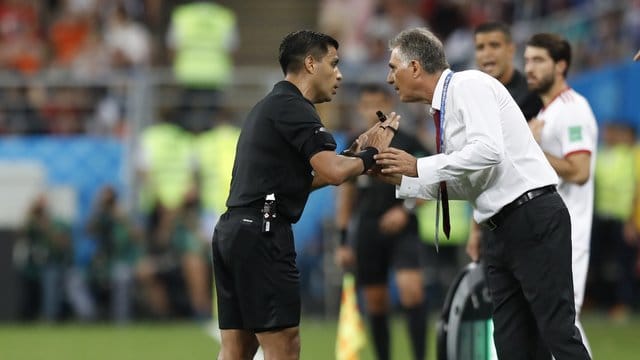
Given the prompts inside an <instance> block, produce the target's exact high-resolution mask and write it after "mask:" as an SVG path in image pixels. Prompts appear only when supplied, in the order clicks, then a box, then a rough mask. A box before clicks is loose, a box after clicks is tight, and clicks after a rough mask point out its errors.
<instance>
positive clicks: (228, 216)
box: [212, 208, 300, 332]
mask: <svg viewBox="0 0 640 360" xmlns="http://www.w3.org/2000/svg"><path fill="white" fill-rule="evenodd" d="M271 229H272V230H271V232H270V233H268V234H264V233H262V217H261V216H260V212H259V210H258V209H253V208H235V209H230V210H229V211H227V212H226V213H225V214H223V215H222V216H221V218H220V221H219V222H218V224H217V225H216V228H215V230H214V233H213V240H212V252H213V270H214V277H215V285H216V292H217V299H218V321H219V325H220V329H223V330H224V329H244V330H250V331H254V332H261V331H268V330H275V329H283V328H288V327H294V326H298V325H299V324H300V274H299V272H298V269H297V267H296V253H295V249H294V242H293V233H292V231H291V224H290V223H288V222H285V221H283V220H276V221H272V226H271Z"/></svg>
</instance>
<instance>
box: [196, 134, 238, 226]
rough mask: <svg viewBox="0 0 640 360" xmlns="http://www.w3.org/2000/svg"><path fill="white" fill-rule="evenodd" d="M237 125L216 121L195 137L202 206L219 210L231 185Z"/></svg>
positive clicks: (224, 208) (220, 211)
mask: <svg viewBox="0 0 640 360" xmlns="http://www.w3.org/2000/svg"><path fill="white" fill-rule="evenodd" d="M239 136H240V129H239V128H237V127H235V126H232V125H226V124H225V125H219V126H216V127H214V128H213V129H211V130H209V131H206V132H204V133H202V134H200V135H198V137H197V138H196V157H197V162H198V165H199V170H200V192H201V197H202V205H203V207H204V209H206V210H209V211H214V212H216V213H217V214H222V213H223V212H224V211H225V210H226V205H225V203H226V201H227V197H228V196H229V188H230V186H231V173H232V171H233V162H234V160H235V156H236V144H237V143H238V137H239Z"/></svg>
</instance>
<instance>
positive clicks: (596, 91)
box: [569, 62, 640, 130]
mask: <svg viewBox="0 0 640 360" xmlns="http://www.w3.org/2000/svg"><path fill="white" fill-rule="evenodd" d="M569 83H570V84H571V86H572V87H573V88H574V89H575V90H576V91H578V92H579V93H581V94H582V95H584V97H586V98H587V100H589V103H590V104H591V107H592V109H593V112H594V114H595V116H596V119H597V120H598V123H600V124H604V123H607V122H610V121H613V120H617V121H624V122H627V123H629V124H630V125H633V126H634V127H635V128H636V130H638V129H640V109H639V108H638V100H640V97H639V95H640V64H639V63H634V62H625V63H620V64H614V65H609V66H607V67H604V68H601V69H598V70H594V71H590V72H586V73H583V74H580V75H579V76H576V77H574V78H571V79H569Z"/></svg>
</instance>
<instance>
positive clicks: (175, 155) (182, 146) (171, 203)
mask: <svg viewBox="0 0 640 360" xmlns="http://www.w3.org/2000/svg"><path fill="white" fill-rule="evenodd" d="M192 139H193V136H192V135H191V134H190V133H188V132H186V131H184V130H183V129H182V128H180V127H178V126H176V125H173V124H157V125H152V126H150V127H148V128H147V129H145V130H144V132H143V134H142V146H143V147H144V151H145V152H146V155H147V158H148V161H149V164H148V169H147V170H148V173H147V182H146V184H145V187H144V188H143V189H142V190H143V191H144V196H145V197H146V198H144V199H143V204H142V205H143V209H145V210H148V209H149V208H150V206H152V205H153V204H154V202H155V201H159V202H160V203H162V205H163V206H165V207H167V208H169V209H176V208H178V207H179V206H180V205H182V202H183V200H184V197H185V195H186V194H187V192H188V191H189V189H190V188H191V186H192V184H193V169H192V161H193V156H192Z"/></svg>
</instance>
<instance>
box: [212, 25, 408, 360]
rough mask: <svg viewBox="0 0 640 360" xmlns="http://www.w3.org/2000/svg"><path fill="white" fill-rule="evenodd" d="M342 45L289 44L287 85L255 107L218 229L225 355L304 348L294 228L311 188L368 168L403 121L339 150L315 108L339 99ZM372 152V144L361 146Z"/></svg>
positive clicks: (312, 39) (287, 355)
mask: <svg viewBox="0 0 640 360" xmlns="http://www.w3.org/2000/svg"><path fill="white" fill-rule="evenodd" d="M337 50H338V42H337V41H336V40H335V39H333V38H331V37H330V36H328V35H325V34H321V33H317V32H313V31H308V30H301V31H297V32H294V33H291V34H288V35H287V36H286V37H285V38H284V39H283V40H282V43H281V44H280V50H279V62H280V66H281V67H282V71H283V72H284V75H285V79H284V81H281V82H278V83H277V84H275V86H274V87H273V90H272V91H271V92H270V93H269V94H268V95H267V96H266V97H265V98H264V99H262V100H261V101H260V102H258V104H256V105H255V106H254V108H253V109H252V110H251V112H250V113H249V115H248V117H247V119H246V120H245V122H244V125H243V128H242V131H241V133H240V138H239V140H238V147H237V150H236V158H235V163H234V166H233V177H232V180H231V191H230V194H229V198H228V199H227V208H228V210H227V212H226V213H225V214H223V215H222V216H221V218H220V221H219V222H218V224H217V225H216V228H215V231H214V234H213V243H212V246H213V249H212V251H213V266H214V277H215V283H216V290H217V297H218V314H219V315H218V320H219V326H220V329H221V335H222V348H221V350H220V355H219V357H218V358H219V359H248V358H251V357H253V355H254V353H255V351H256V350H257V348H258V345H261V346H262V349H263V351H264V355H265V359H267V360H269V359H278V360H280V359H298V358H299V356H300V355H299V354H300V339H299V330H298V326H299V322H300V294H299V273H298V269H297V267H296V253H295V249H294V241H293V235H292V232H291V224H292V223H295V222H296V221H298V219H299V218H300V215H301V213H302V210H303V208H304V206H305V203H306V201H307V197H308V196H309V193H310V192H311V191H312V190H313V189H316V188H318V187H321V186H324V185H328V184H331V185H337V184H340V183H342V182H344V181H346V180H348V179H350V178H352V177H354V176H357V175H359V174H362V173H363V172H365V171H366V170H368V169H369V168H370V167H371V166H372V165H373V164H374V160H373V156H374V155H375V154H377V153H378V151H379V150H383V149H385V148H386V147H387V146H388V145H389V143H390V142H391V139H392V138H393V135H394V133H395V132H396V129H397V127H398V123H399V119H400V117H399V116H397V115H396V114H394V113H391V114H390V116H389V119H388V120H386V121H385V122H383V123H380V124H376V125H375V126H374V127H372V128H371V129H369V130H368V131H367V132H366V133H364V134H363V135H361V136H360V137H359V138H358V140H357V141H356V143H354V144H355V146H353V147H352V149H350V150H352V151H351V152H349V154H350V155H351V156H342V155H338V154H336V153H335V148H336V143H335V141H334V139H333V136H332V135H331V134H329V133H328V132H326V131H325V129H324V127H323V126H322V122H321V121H320V118H319V116H318V113H317V112H316V109H315V107H314V104H317V103H322V102H327V101H331V99H332V97H333V96H334V95H335V94H336V90H337V89H338V86H339V84H340V81H341V79H342V74H341V73H340V70H339V69H338V61H339V59H338V53H337ZM361 149H363V150H361Z"/></svg>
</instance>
